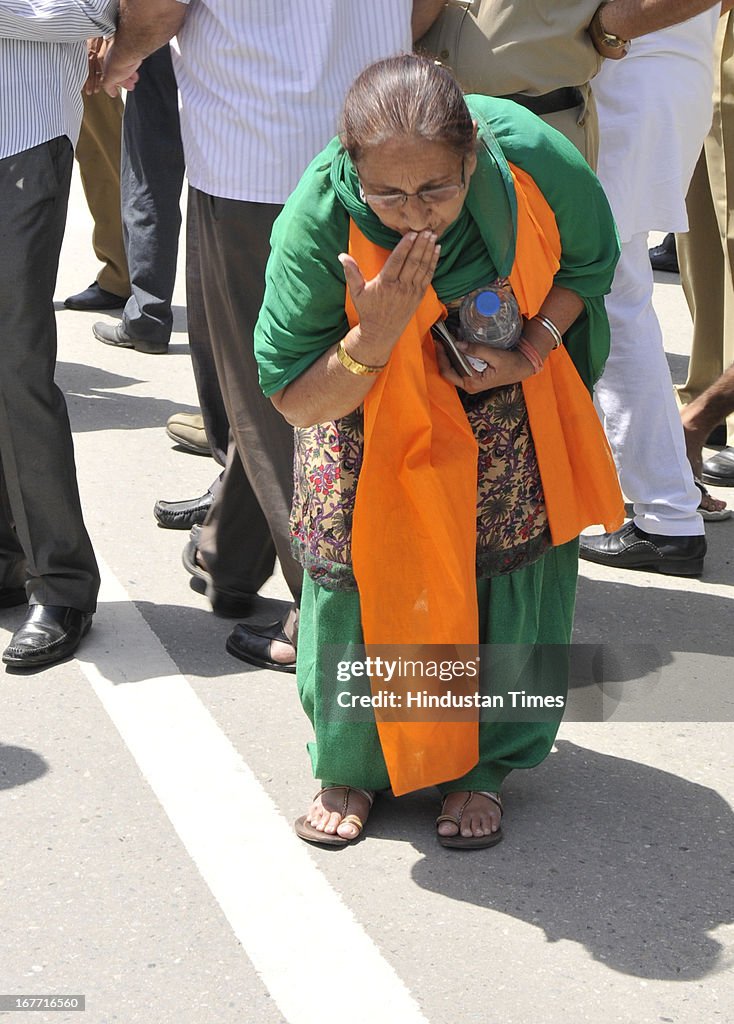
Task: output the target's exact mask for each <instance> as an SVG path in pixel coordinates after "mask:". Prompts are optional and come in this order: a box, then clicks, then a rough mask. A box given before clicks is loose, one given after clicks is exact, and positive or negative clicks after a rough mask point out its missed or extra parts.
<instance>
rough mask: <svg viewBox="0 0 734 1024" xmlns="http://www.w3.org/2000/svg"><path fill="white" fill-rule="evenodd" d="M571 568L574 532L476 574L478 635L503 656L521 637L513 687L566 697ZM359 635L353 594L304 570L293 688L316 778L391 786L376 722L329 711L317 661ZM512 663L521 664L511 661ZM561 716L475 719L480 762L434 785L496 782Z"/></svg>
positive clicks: (540, 752) (449, 787) (489, 785)
mask: <svg viewBox="0 0 734 1024" xmlns="http://www.w3.org/2000/svg"><path fill="white" fill-rule="evenodd" d="M577 573H578V541H577V540H574V541H570V542H569V543H568V544H564V545H561V546H560V547H556V548H551V549H550V550H549V551H548V552H546V554H545V555H544V556H543V557H542V558H541V559H539V560H538V561H537V562H534V563H533V564H532V565H529V566H526V567H525V568H523V569H518V570H517V572H514V573H510V574H508V575H506V576H497V577H495V578H493V579H483V580H478V581H477V596H478V601H479V619H480V621H479V638H480V643H482V644H491V643H492V642H493V641H494V642H500V643H501V644H502V645H504V646H503V654H505V655H506V652H507V651H508V649H509V645H518V647H517V655H518V659H519V660H520V661H521V662H523V663H524V671H523V673H522V675H521V677H520V678H521V684H520V683H519V684H518V686H519V685H521V686H522V688H523V689H525V690H526V691H527V692H528V693H534V692H542V693H550V692H552V693H554V694H562V695H563V696H564V697H565V694H566V690H567V684H568V673H567V659H566V657H564V652H566V651H567V645H568V644H570V642H571V631H572V627H573V613H574V603H575V597H576V578H577ZM362 643H363V640H362V630H361V625H360V608H359V594H358V593H357V592H356V591H333V590H327V589H325V588H324V587H321V586H319V585H318V584H317V583H314V581H313V580H312V579H310V578H309V577H308V576H306V578H305V579H304V589H303V598H302V604H301V617H300V627H299V643H298V689H299V694H300V698H301V703H302V704H303V708H304V710H305V712H306V714H307V715H308V717H309V718H310V719H311V723H312V725H313V728H314V733H315V737H316V738H315V740H314V741H313V742H311V743H309V744H308V751H309V754H310V756H311V764H312V767H313V773H314V777H315V778H317V779H320V780H321V784H322V785H323V786H332V785H348V786H358V787H360V788H362V789H374V790H379V789H389V787H390V780H389V778H388V774H387V768H386V767H385V760H384V758H383V756H382V750H381V748H380V741H379V738H378V735H377V727H376V726H375V724H374V722H362V721H358V722H355V721H348V722H345V721H339V720H338V716H336V715H334V714H333V713H332V712H333V699H334V686H333V682H332V681H330V680H325V679H324V678H323V673H322V672H321V671H320V670H319V651H320V650H321V649H322V648H323V646H324V645H332V644H333V645H341V646H346V645H348V644H354V645H360V644H362ZM528 645H559V646H558V648H557V649H556V652H555V654H554V655H553V656H551V657H550V658H549V657H548V651H547V649H544V648H543V647H542V646H537V647H535V648H534V650H531V649H530V648H529V646H528ZM529 651H530V656H529V658H528V654H529ZM511 671H513V673H514V672H517V671H519V670H518V668H517V666H513V667H512V668H511ZM549 675H550V676H553V678H549ZM327 688H328V693H327V692H326V690H327ZM561 716H562V710H560V709H559V710H556V709H549V710H547V711H546V712H545V713H544V715H543V720H542V721H499V722H482V723H480V726H479V763H478V764H477V765H476V766H475V767H474V768H473V769H472V770H471V771H470V772H469V773H468V774H467V775H465V776H463V777H462V778H461V779H447V780H446V782H445V783H444V784H443V785H441V786H439V787H438V788H439V790H440V791H441V792H442V793H449V792H452V791H454V790H463V789H477V790H487V791H490V792H496V791H499V789H500V787H501V785H502V782H503V780H504V778H505V777H506V776H507V775H508V774H509V773H510V772H511V771H512V770H513V768H533V767H535V765H537V764H539V763H540V762H541V761H542V760H543V759H544V758H545V757H546V756H547V755H548V752H549V751H550V749H551V747H552V745H553V741H554V739H555V736H556V733H557V731H558V726H559V725H560V720H561Z"/></svg>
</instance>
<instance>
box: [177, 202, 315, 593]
mask: <svg viewBox="0 0 734 1024" xmlns="http://www.w3.org/2000/svg"><path fill="white" fill-rule="evenodd" d="M192 191H193V195H194V198H195V199H196V202H197V206H198V209H197V215H198V224H199V237H200V243H201V254H202V261H201V265H202V288H203V295H204V305H205V309H206V317H207V322H208V324H209V330H210V332H211V338H212V350H213V353H214V360H215V363H216V367H217V374H218V377H219V383H220V386H221V389H222V396H223V398H224V404H225V408H226V410H227V416H228V419H229V424H230V429H231V431H232V435H233V437H234V440H235V443H236V445H237V451H238V452H239V456H240V459H241V461H242V465H243V467H244V470H245V474H246V477H247V480H248V481H249V485H250V487H251V488H252V491H253V493H254V495H255V497H256V499H257V502H258V504H259V506H260V508H261V510H262V514H263V516H264V517H265V519H266V521H267V524H268V527H269V530H270V534H271V535H272V540H273V544H274V545H275V550H276V553H277V556H278V559H279V561H280V564H281V567H282V569H283V575H284V576H285V579H286V582H287V584H288V586H289V588H290V590H291V593H292V594H293V597H294V598H295V599H296V600H298V597H299V595H300V591H301V583H302V579H303V573H302V570H301V567H300V566H299V565H298V564H297V563H296V562H295V561H294V559H293V556H292V555H291V548H290V534H289V528H288V523H289V518H290V508H291V501H292V498H293V428H292V427H290V426H289V425H288V424H287V423H286V421H285V420H284V419H283V417H282V416H281V415H280V413H278V412H276V410H275V408H274V407H273V405H272V403H271V402H270V400H269V399H267V398H265V397H264V395H263V393H262V391H261V390H260V384H259V382H258V374H257V363H256V361H255V353H254V350H253V336H254V330H255V322H256V320H257V316H258V313H259V311H260V306H261V305H262V299H263V294H264V290H265V264H266V262H267V257H268V254H269V251H270V241H269V240H270V231H271V228H272V225H273V221H274V220H275V217H276V216H277V214H278V213H279V212H280V207H278V206H275V205H273V204H266V203H243V202H237V201H235V200H229V199H218V198H215V197H212V196H207V195H205V194H203V193H201V192H198V191H196V190H192ZM260 549H261V541H260V539H259V538H258V540H257V543H256V544H254V545H251V551H252V554H253V558H254V557H255V556H256V554H257V553H258V552H259V551H260Z"/></svg>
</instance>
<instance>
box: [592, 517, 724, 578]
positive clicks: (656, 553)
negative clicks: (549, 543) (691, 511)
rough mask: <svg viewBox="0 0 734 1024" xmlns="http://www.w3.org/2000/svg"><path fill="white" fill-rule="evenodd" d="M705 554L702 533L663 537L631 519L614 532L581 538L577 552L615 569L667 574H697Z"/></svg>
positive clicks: (700, 571)
mask: <svg viewBox="0 0 734 1024" xmlns="http://www.w3.org/2000/svg"><path fill="white" fill-rule="evenodd" d="M705 554H706V538H705V537H704V536H700V537H699V536H695V537H693V536H688V537H664V536H662V535H661V534H659V533H645V531H644V530H641V529H640V528H639V527H638V526H635V524H634V522H632V521H630V522H629V523H625V525H624V526H623V527H621V529H619V530H615V531H614V533H602V534H600V535H599V536H598V537H581V538H580V547H579V555H580V556H581V558H583V559H585V560H586V561H587V562H597V563H598V564H599V565H611V566H613V567H615V568H617V569H649V570H652V571H653V572H661V573H664V574H665V575H666V576H700V575H701V573H702V572H703V558H704V555H705Z"/></svg>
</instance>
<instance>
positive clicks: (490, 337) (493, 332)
mask: <svg viewBox="0 0 734 1024" xmlns="http://www.w3.org/2000/svg"><path fill="white" fill-rule="evenodd" d="M459 320H460V322H461V331H462V337H463V338H464V341H473V342H476V343H477V344H479V345H491V346H492V348H505V349H507V348H513V347H514V346H515V344H516V343H517V342H518V341H519V339H520V335H521V334H522V316H521V315H520V307H519V306H518V304H517V300H516V299H515V296H514V295H513V294H512V291H511V290H510V289H509V288H508V287H506V286H505V285H504V284H501V283H500V282H497V283H495V284H489V285H486V286H485V287H484V288H477V290H476V291H473V292H470V293H469V294H468V295H466V296H465V297H464V299H463V301H462V303H461V306H460V308H459Z"/></svg>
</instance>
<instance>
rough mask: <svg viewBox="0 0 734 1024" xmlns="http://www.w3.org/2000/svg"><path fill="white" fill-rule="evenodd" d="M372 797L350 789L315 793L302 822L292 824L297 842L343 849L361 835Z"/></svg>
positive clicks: (362, 790)
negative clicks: (297, 837) (298, 840)
mask: <svg viewBox="0 0 734 1024" xmlns="http://www.w3.org/2000/svg"><path fill="white" fill-rule="evenodd" d="M373 799H374V793H372V792H370V791H369V790H367V789H355V788H354V787H353V786H328V787H327V788H326V789H322V790H319V792H318V793H317V794H316V796H315V797H314V798H313V802H312V803H311V806H310V807H309V809H308V811H307V813H306V814H304V816H303V817H302V818H298V820H297V821H296V823H295V828H296V832H297V834H298V835H299V836H300V837H301V839H306V840H308V841H309V842H312V843H323V844H325V845H327V846H343V845H345V844H346V843H351V842H353V841H354V840H355V839H357V838H358V837H359V835H360V834H361V832H362V830H363V828H364V825H365V822H366V821H367V818H368V816H369V813H370V810H371V808H372V801H373Z"/></svg>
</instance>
